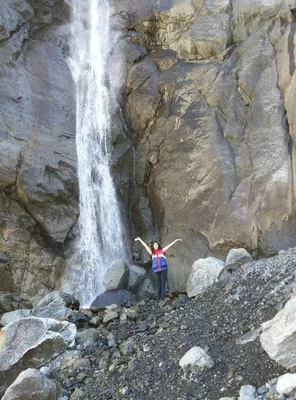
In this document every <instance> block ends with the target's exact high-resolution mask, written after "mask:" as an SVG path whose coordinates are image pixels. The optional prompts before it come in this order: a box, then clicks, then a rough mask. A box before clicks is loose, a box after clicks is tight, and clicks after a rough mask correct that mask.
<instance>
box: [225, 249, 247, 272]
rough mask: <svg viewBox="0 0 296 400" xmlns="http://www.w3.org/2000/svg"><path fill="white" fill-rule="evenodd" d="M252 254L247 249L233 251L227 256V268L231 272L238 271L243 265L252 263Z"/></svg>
mask: <svg viewBox="0 0 296 400" xmlns="http://www.w3.org/2000/svg"><path fill="white" fill-rule="evenodd" d="M252 260H253V258H252V256H251V254H249V253H248V252H247V250H245V249H231V250H230V251H229V253H228V254H227V257H226V261H225V268H226V269H227V270H228V271H229V270H231V271H236V270H237V269H238V268H239V267H240V266H242V265H243V264H245V263H247V262H249V261H252Z"/></svg>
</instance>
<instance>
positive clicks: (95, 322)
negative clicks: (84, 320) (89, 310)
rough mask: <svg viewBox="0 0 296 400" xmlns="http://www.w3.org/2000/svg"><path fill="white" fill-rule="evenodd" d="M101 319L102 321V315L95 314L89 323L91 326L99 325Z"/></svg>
mask: <svg viewBox="0 0 296 400" xmlns="http://www.w3.org/2000/svg"><path fill="white" fill-rule="evenodd" d="M102 321H103V318H102V316H100V315H96V316H95V317H92V318H91V319H90V321H89V324H90V325H92V326H99V325H100V323H101V322H102Z"/></svg>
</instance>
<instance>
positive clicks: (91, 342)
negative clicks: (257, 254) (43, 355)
mask: <svg viewBox="0 0 296 400" xmlns="http://www.w3.org/2000/svg"><path fill="white" fill-rule="evenodd" d="M295 257H296V252H295V250H293V251H291V252H286V253H285V254H283V255H280V256H276V257H274V258H270V259H266V260H259V261H252V262H249V263H247V264H245V265H244V266H242V267H240V269H238V270H237V271H236V272H234V273H233V274H232V275H231V276H230V277H228V278H226V279H225V280H224V281H221V282H218V283H216V284H214V285H213V286H212V287H211V288H209V289H208V290H207V291H206V292H204V293H203V294H200V295H198V296H197V297H195V298H194V299H191V300H190V299H188V298H187V297H186V296H184V295H179V296H177V297H176V296H175V297H174V296H172V298H171V299H168V298H167V299H166V301H165V302H163V303H160V304H158V303H157V302H156V301H154V300H150V301H143V302H141V303H139V304H138V305H137V306H135V307H132V308H130V309H124V308H121V307H110V309H109V310H107V311H104V312H103V313H99V314H98V316H96V317H91V318H90V323H91V324H92V326H93V327H92V328H90V329H89V328H88V327H87V325H85V326H84V328H83V330H82V331H81V332H79V333H78V335H77V339H76V347H75V348H73V349H71V350H68V351H67V352H66V353H64V354H63V355H62V356H59V357H58V358H57V359H56V360H54V361H53V362H52V363H51V364H50V370H51V377H53V378H54V379H56V380H59V381H60V382H61V384H62V386H63V387H64V389H65V390H66V392H67V393H68V395H69V392H70V393H72V395H71V399H75V398H76V399H80V398H81V399H82V398H83V399H102V400H107V399H120V398H128V399H130V400H142V399H143V400H144V399H147V400H148V399H149V400H150V399H151V400H152V399H155V398H167V399H170V400H183V399H191V400H197V399H200V400H205V399H208V400H218V399H220V398H223V397H234V398H238V394H239V391H240V388H241V387H242V386H244V385H253V386H255V388H258V391H260V390H261V392H262V393H263V394H264V393H266V392H268V389H267V388H266V387H265V386H264V384H265V383H267V382H268V381H270V380H271V379H273V378H277V377H278V376H279V375H283V374H284V373H285V372H287V370H286V369H284V368H283V367H282V366H280V365H279V364H277V363H276V362H275V361H272V360H271V359H270V358H269V356H268V354H267V353H266V352H265V351H264V350H263V348H262V346H261V344H260V340H259V335H260V330H261V324H262V323H263V322H266V321H268V320H270V319H272V318H273V317H274V316H275V315H276V314H277V313H278V311H279V310H280V309H282V308H283V307H284V305H285V303H286V302H287V300H289V299H290V297H291V295H292V293H293V292H292V289H293V285H294V283H295V275H294V274H295V267H296V262H295ZM127 310H129V311H127ZM107 315H108V316H109V317H108V318H106V316H107ZM103 318H105V322H103ZM192 348H200V350H194V351H192V352H194V354H195V355H196V354H197V353H198V354H203V357H204V360H206V361H207V365H208V366H207V367H205V368H204V369H201V368H187V369H186V368H185V369H183V368H181V367H180V365H179V363H180V360H181V359H182V358H183V356H184V355H185V354H186V353H187V351H188V350H190V349H192ZM205 353H206V354H205ZM195 355H194V357H195ZM181 364H182V365H183V362H181ZM263 386H264V387H263ZM262 387H263V389H262ZM255 388H253V389H252V388H251V389H248V387H246V388H243V389H242V391H243V392H244V391H248V390H252V392H253V393H255ZM259 388H261V389H260V390H259ZM274 396H276V395H275V394H274ZM259 398H260V397H259ZM261 398H274V399H277V398H278V397H261ZM279 398H281V399H284V398H285V397H279Z"/></svg>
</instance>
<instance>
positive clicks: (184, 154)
mask: <svg viewBox="0 0 296 400" xmlns="http://www.w3.org/2000/svg"><path fill="white" fill-rule="evenodd" d="M295 9H296V1H294V0H293V1H292V0H291V1H286V2H284V1H283V0H268V1H265V0H256V1H254V0H246V1H239V0H232V1H230V0H223V1H221V0H219V1H216V0H204V1H201V0H160V1H152V0H145V1H137V2H135V1H129V0H120V1H117V2H116V4H115V12H116V14H117V18H118V19H119V20H120V23H121V28H122V29H123V31H124V41H125V54H126V57H127V63H126V69H125V71H124V74H125V79H126V86H125V89H124V91H125V101H124V110H125V115H126V120H127V123H128V127H129V131H130V133H131V139H132V142H133V147H134V151H135V152H134V154H135V165H134V166H133V157H134V155H133V151H132V150H131V146H130V144H129V141H128V140H127V139H126V137H125V133H124V132H123V130H120V128H119V122H118V121H119V120H120V118H117V119H114V129H113V135H114V137H113V141H114V143H113V144H114V150H115V151H114V171H115V173H116V177H117V182H118V184H119V188H120V192H121V195H122V201H123V202H124V203H125V205H126V207H127V209H130V210H131V214H132V218H133V224H134V228H135V231H136V232H137V234H141V235H142V234H143V235H144V236H146V238H147V240H148V239H151V238H157V237H158V236H160V238H161V242H162V243H163V244H167V243H168V242H169V241H171V240H172V239H173V238H175V237H178V236H180V237H182V238H183V243H182V245H180V244H178V245H176V247H174V248H172V251H171V252H169V254H168V259H169V263H170V280H171V281H170V285H171V288H173V287H176V288H179V289H184V287H185V282H186V279H187V277H188V275H189V271H190V267H191V264H192V262H193V261H194V260H196V259H197V258H199V257H204V256H206V255H210V254H213V255H218V256H220V257H223V256H224V254H225V253H226V251H227V250H228V249H229V248H231V247H235V246H237V247H245V248H247V249H248V250H249V251H254V252H260V253H265V254H269V253H273V252H276V251H277V250H278V249H280V248H287V247H290V246H296V235H295V233H296V232H295V230H296V228H295V226H296V225H295V210H294V201H295V189H294V177H295V171H294V169H295V160H294V158H295V145H294V143H295V141H296V136H295V135H296V121H295V118H296V117H295V112H294V110H295V105H294V102H295V100H294V99H295V94H294V92H295V90H296V83H295V82H296V78H295V76H296V75H295V73H294V72H295V55H294V49H295V44H294V42H295V31H296V22H295V21H294V15H295V13H294V12H295ZM68 18H69V8H68V6H67V5H65V4H64V3H63V2H62V1H60V0H53V1H46V2H41V1H39V0H22V1H19V2H15V1H13V0H6V1H4V0H2V1H1V0H0V81H1V82H0V87H1V92H0V105H1V118H0V135H1V144H0V188H1V191H0V276H1V277H4V279H1V280H0V297H1V296H2V295H1V293H2V292H10V293H14V294H15V295H16V299H19V298H22V299H24V300H30V301H34V300H35V299H37V298H39V297H40V296H41V295H42V294H43V293H45V292H46V291H48V290H50V289H52V288H54V287H55V285H56V282H57V280H58V278H59V277H60V275H61V274H62V273H63V268H64V263H65V259H66V258H67V257H68V253H69V249H70V242H71V239H72V238H73V237H75V232H73V230H75V229H74V227H75V223H76V221H77V218H78V189H77V187H78V184H77V176H76V151H75V101H74V86H73V82H72V78H71V74H70V71H69V68H68V65H67V63H66V56H67V54H68V45H67V38H68V35H69V27H68V25H67V23H66V21H67V20H68ZM117 117H118V116H117ZM132 167H133V168H134V176H133V174H132V173H131V169H132ZM134 177H135V182H134V180H133V178H134ZM153 235H156V237H155V236H153ZM177 246H178V247H177Z"/></svg>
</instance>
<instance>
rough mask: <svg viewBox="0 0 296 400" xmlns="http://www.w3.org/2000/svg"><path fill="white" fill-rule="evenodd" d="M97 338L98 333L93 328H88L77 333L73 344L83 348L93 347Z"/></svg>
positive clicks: (98, 336)
mask: <svg viewBox="0 0 296 400" xmlns="http://www.w3.org/2000/svg"><path fill="white" fill-rule="evenodd" d="M99 338H100V332H99V331H98V330H97V329H95V328H89V329H84V330H83V331H80V332H77V334H76V336H75V342H76V343H77V344H82V345H84V346H94V345H95V344H96V342H97V341H98V339H99Z"/></svg>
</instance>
